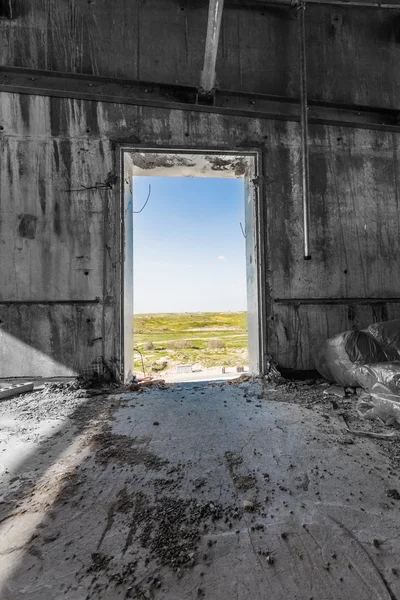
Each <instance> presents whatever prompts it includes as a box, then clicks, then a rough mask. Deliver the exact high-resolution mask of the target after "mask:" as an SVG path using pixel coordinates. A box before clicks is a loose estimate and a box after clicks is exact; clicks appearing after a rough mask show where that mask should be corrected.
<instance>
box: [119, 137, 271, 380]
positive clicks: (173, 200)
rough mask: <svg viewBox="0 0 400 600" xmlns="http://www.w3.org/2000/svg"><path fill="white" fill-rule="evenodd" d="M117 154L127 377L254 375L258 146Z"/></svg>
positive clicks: (258, 357)
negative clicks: (120, 172)
mask: <svg viewBox="0 0 400 600" xmlns="http://www.w3.org/2000/svg"><path fill="white" fill-rule="evenodd" d="M122 152H123V156H122V157H121V158H122V159H123V160H122V161H121V164H122V165H123V169H124V172H123V175H124V179H123V181H124V182H125V184H124V190H123V192H124V193H123V200H122V201H123V205H122V207H123V211H124V213H123V214H124V219H123V236H122V242H123V243H122V250H123V256H124V264H123V273H122V284H123V290H124V295H123V307H122V308H123V311H122V315H121V316H122V320H123V341H122V344H121V351H122V356H123V366H124V369H123V370H124V379H125V381H129V380H130V379H131V378H132V376H133V375H135V376H137V377H138V378H142V377H146V376H150V377H157V378H162V379H165V380H166V381H171V382H177V381H208V380H212V379H229V378H233V377H238V376H240V374H241V373H249V372H250V373H251V374H259V373H260V372H262V353H261V348H262V347H263V346H262V327H261V313H262V311H261V301H260V294H259V287H260V286H259V282H260V273H259V268H260V260H259V256H260V236H259V227H258V223H259V203H258V195H257V187H256V181H257V179H256V178H257V170H258V160H257V159H258V156H257V152H246V153H228V152H225V153H215V152H206V151H199V152H193V151H182V150H180V151H171V150H168V151H167V150H165V151H160V150H150V149H149V150H143V149H127V148H123V149H122Z"/></svg>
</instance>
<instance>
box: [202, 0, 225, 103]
mask: <svg viewBox="0 0 400 600" xmlns="http://www.w3.org/2000/svg"><path fill="white" fill-rule="evenodd" d="M223 9H224V0H210V3H209V7H208V22H207V38H206V45H205V51H204V65H203V70H202V72H201V76H200V89H201V90H202V91H203V92H205V93H206V94H208V93H210V92H211V91H212V89H213V88H214V85H215V64H216V62H217V52H218V43H219V34H220V30H221V21H222V11H223Z"/></svg>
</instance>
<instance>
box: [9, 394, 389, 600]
mask: <svg viewBox="0 0 400 600" xmlns="http://www.w3.org/2000/svg"><path fill="white" fill-rule="evenodd" d="M323 389H324V385H314V386H311V387H307V386H304V385H302V386H300V385H299V386H298V388H297V389H296V388H293V387H290V386H288V387H285V386H283V387H282V386H279V387H275V386H274V385H267V386H264V387H261V385H260V384H259V383H242V384H240V385H238V384H237V383H234V382H231V383H227V384H224V385H217V384H204V383H199V384H182V385H175V386H170V387H168V388H167V389H165V390H158V389H154V388H149V389H146V390H145V391H143V392H142V393H123V394H115V395H91V394H92V392H90V391H88V392H85V391H70V392H69V391H65V390H58V389H55V386H51V387H50V389H49V388H47V389H46V390H45V391H42V392H37V393H36V394H28V395H25V396H21V397H19V398H13V399H10V400H6V401H3V402H2V403H1V432H0V470H1V488H0V598H1V600H8V599H20V598H21V599H22V598H23V599H26V600H50V599H51V600H55V599H59V598H65V599H70V600H85V599H87V598H93V599H114V598H137V599H138V600H143V599H154V600H161V599H162V600H183V599H185V600H190V599H199V598H209V599H211V600H224V599H225V598H226V599H228V598H229V599H234V600H245V599H246V600H247V599H252V600H267V599H268V600H288V599H290V600H295V599H298V600H310V599H311V598H313V599H314V600H331V599H332V600H333V599H335V600H342V599H343V600H344V599H349V600H350V599H351V600H355V599H357V600H366V599H371V600H372V599H373V600H378V599H379V600H386V599H387V600H393V599H396V598H400V552H399V550H400V494H399V493H398V491H400V484H399V480H398V466H399V456H400V446H399V442H398V441H397V440H396V441H393V440H392V441H388V440H384V441H382V440H377V439H371V438H369V437H364V436H363V435H355V434H353V433H350V432H349V431H348V429H347V428H346V425H345V421H344V419H343V415H345V417H346V419H347V420H348V422H350V424H351V427H352V428H354V429H355V430H357V431H358V432H359V433H363V432H368V431H370V430H371V428H372V429H373V430H374V431H376V427H375V425H371V424H370V423H369V422H367V423H364V422H360V420H359V419H358V417H357V416H356V414H355V411H354V405H355V402H356V399H355V398H353V397H352V398H349V399H345V400H344V401H340V400H338V399H337V398H336V399H334V398H329V397H327V396H324V395H323V393H322V392H323ZM93 393H95V392H93ZM382 431H383V430H382ZM384 431H388V430H387V429H386V430H384Z"/></svg>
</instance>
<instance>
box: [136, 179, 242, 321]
mask: <svg viewBox="0 0 400 600" xmlns="http://www.w3.org/2000/svg"><path fill="white" fill-rule="evenodd" d="M149 184H151V196H150V199H149V202H148V204H147V206H146V208H145V209H144V210H143V212H142V213H140V214H135V215H134V220H133V222H134V234H133V237H134V274H133V278H134V312H135V313H136V314H138V313H149V312H212V311H218V312H219V311H238V310H246V308H247V302H246V270H245V239H244V237H243V235H242V232H241V230H240V222H242V224H243V226H244V182H243V179H206V178H202V177H142V176H140V177H134V178H133V207H134V210H140V208H141V207H142V206H143V204H144V202H145V200H146V198H147V195H148V190H149Z"/></svg>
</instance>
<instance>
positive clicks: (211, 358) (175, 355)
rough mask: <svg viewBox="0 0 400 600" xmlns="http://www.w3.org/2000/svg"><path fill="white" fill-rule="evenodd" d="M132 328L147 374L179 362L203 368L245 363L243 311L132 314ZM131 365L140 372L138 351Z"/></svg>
mask: <svg viewBox="0 0 400 600" xmlns="http://www.w3.org/2000/svg"><path fill="white" fill-rule="evenodd" d="M134 331H135V335H134V345H135V348H138V349H139V350H140V351H141V352H142V354H143V358H144V362H145V370H146V372H147V373H148V374H151V373H159V372H162V371H164V372H165V371H167V370H170V369H173V368H174V367H175V366H176V365H177V364H182V363H185V364H192V365H194V364H196V365H201V366H202V367H203V368H207V367H215V366H221V367H223V366H225V367H235V366H244V365H247V363H248V353H247V313H246V312H237V313H231V312H229V313H166V314H147V315H135V317H134ZM134 367H135V371H136V372H142V363H141V359H140V355H139V353H138V352H136V353H135V357H134Z"/></svg>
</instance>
